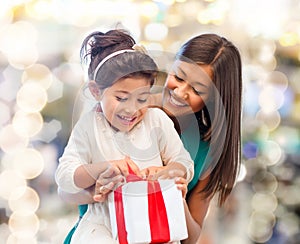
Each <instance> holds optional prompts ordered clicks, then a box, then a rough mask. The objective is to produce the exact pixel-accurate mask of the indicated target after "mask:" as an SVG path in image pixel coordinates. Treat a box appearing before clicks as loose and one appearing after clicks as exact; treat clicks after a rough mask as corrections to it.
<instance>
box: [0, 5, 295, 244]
mask: <svg viewBox="0 0 300 244" xmlns="http://www.w3.org/2000/svg"><path fill="white" fill-rule="evenodd" d="M299 13H300V1H299V0H260V1H258V0H206V1H205V0H186V1H185V0H160V1H159V0H157V1H146V0H141V1H134V0H132V1H117V0H110V1H109V0H103V1H95V0H93V1H92V0H86V1H84V0H11V1H10V0H4V1H1V7H0V111H1V116H0V160H1V162H0V242H1V243H9V244H14V243H22V244H23V243H33V244H34V243H45V244H46V243H62V240H63V238H64V237H65V235H66V233H67V232H68V231H69V229H70V228H71V227H72V225H73V224H74V223H75V221H76V219H77V213H76V206H75V205H71V204H68V203H65V202H63V201H62V200H60V199H59V198H58V196H57V193H56V185H55V182H54V177H53V175H54V171H55V168H56V166H57V158H58V157H59V156H60V155H61V153H62V150H63V148H64V146H65V144H66V142H67V139H68V136H69V133H70V130H71V128H72V126H71V123H72V109H73V103H74V101H75V96H76V94H77V92H78V90H79V88H80V86H81V85H82V83H83V82H84V77H85V75H84V73H83V69H82V66H81V65H80V63H79V48H80V45H81V42H82V40H83V38H84V37H85V36H86V34H87V33H90V32H91V31H92V30H96V29H98V30H101V31H107V30H108V29H111V28H114V27H116V26H118V27H124V28H126V29H128V30H129V31H130V32H131V33H132V35H133V36H134V37H135V39H136V40H137V41H138V42H141V43H142V44H143V45H145V46H146V47H147V48H148V49H152V50H162V51H167V52H173V53H174V52H176V50H178V48H179V46H180V45H181V44H182V43H183V42H184V41H186V40H187V39H189V38H190V37H192V36H194V35H197V34H200V33H207V32H215V33H218V34H220V35H224V36H226V37H227V38H228V39H229V40H231V41H233V42H234V43H235V44H236V46H237V47H238V48H239V49H240V51H241V54H242V58H243V81H244V96H243V98H244V107H243V124H242V126H243V145H242V146H243V155H242V156H243V158H242V160H243V165H242V168H241V173H240V176H239V182H238V183H237V185H236V188H235V190H234V192H233V193H232V195H231V196H230V198H229V199H228V201H227V203H226V205H225V206H224V207H223V208H222V209H218V208H217V207H216V203H215V201H213V202H212V205H211V207H210V209H209V214H208V218H207V220H206V222H205V226H204V228H203V234H202V239H201V243H209V244H214V243H217V244H219V243H221V244H223V243H230V244H235V243H237V244H243V243H245V244H251V243H276V244H278V243H300V234H299V232H300V230H299V228H300V218H299V214H300V191H299V187H300V175H299V166H300V126H299V125H300V68H299V67H300V15H299Z"/></svg>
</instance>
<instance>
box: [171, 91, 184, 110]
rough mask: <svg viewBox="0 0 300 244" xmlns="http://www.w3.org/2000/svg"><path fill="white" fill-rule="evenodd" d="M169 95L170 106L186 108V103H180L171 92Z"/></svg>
mask: <svg viewBox="0 0 300 244" xmlns="http://www.w3.org/2000/svg"><path fill="white" fill-rule="evenodd" d="M169 94H170V97H169V101H170V103H171V104H172V105H174V106H176V107H186V106H188V104H187V103H185V102H182V100H179V99H177V98H176V97H175V96H174V95H173V94H172V93H171V92H170V93H169Z"/></svg>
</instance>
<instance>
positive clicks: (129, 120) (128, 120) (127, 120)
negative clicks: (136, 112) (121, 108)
mask: <svg viewBox="0 0 300 244" xmlns="http://www.w3.org/2000/svg"><path fill="white" fill-rule="evenodd" d="M117 117H118V118H119V119H120V120H121V121H122V123H123V124H125V125H130V124H132V123H133V122H134V121H135V119H136V118H137V117H131V116H130V117H128V116H123V115H118V116H117Z"/></svg>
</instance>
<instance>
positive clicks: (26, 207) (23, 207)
mask: <svg viewBox="0 0 300 244" xmlns="http://www.w3.org/2000/svg"><path fill="white" fill-rule="evenodd" d="M39 205H40V198H39V196H38V194H37V192H36V191H35V190H34V189H32V188H30V187H19V188H16V189H15V190H14V191H13V192H12V193H11V195H10V197H9V199H8V206H9V208H10V209H11V210H12V211H13V212H17V211H18V212H24V211H28V212H32V213H34V212H35V211H37V209H38V208H39Z"/></svg>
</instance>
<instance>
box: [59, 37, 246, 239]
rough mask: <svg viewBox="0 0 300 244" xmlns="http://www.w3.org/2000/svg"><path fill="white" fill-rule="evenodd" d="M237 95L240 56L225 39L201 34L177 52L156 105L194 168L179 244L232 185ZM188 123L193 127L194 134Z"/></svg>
mask: <svg viewBox="0 0 300 244" xmlns="http://www.w3.org/2000/svg"><path fill="white" fill-rule="evenodd" d="M241 95H242V71H241V58H240V54H239V51H238V49H237V48H236V47H235V46H234V45H233V44H232V43H231V42H229V41H228V40H227V39H225V38H223V37H220V36H218V35H216V34H202V35H199V36H196V37H194V38H192V39H190V40H189V41H187V42H186V43H185V44H184V45H183V46H182V47H181V48H180V49H179V52H178V53H177V55H176V60H175V62H174V65H173V67H172V70H171V72H170V74H169V75H168V77H167V80H166V85H165V89H164V92H163V98H162V103H161V105H162V108H163V109H164V110H165V111H166V112H167V113H168V114H169V116H170V117H172V118H174V122H175V125H177V128H178V133H179V134H180V136H181V139H182V141H183V144H184V146H185V148H186V149H187V151H189V153H190V154H191V156H192V159H193V160H194V163H195V166H194V167H195V170H194V171H195V175H194V178H193V180H192V181H191V182H190V184H189V186H188V194H187V197H186V201H185V212H186V220H187V227H188V233H189V237H188V239H186V240H184V241H182V243H185V244H186V243H192V244H195V243H197V240H198V238H199V235H200V232H201V228H202V225H203V221H204V218H205V216H206V213H207V209H208V207H209V203H210V201H211V199H212V197H213V196H214V195H215V194H218V203H219V206H222V205H223V204H224V202H225V200H226V198H227V197H228V195H229V194H230V193H231V191H232V188H233V186H234V184H235V180H236V178H237V174H238V171H239V166H240V146H241V140H240V137H241V129H240V124H241ZM157 98H158V97H156V100H157ZM195 121H196V122H195ZM191 123H193V124H195V123H196V126H197V127H196V130H195V126H191ZM113 172H114V170H113V169H112V168H109V169H108V170H107V171H106V172H104V173H103V174H102V175H101V177H100V178H99V180H98V184H99V185H105V187H100V188H99V187H98V186H96V195H95V197H94V199H95V200H100V201H101V199H103V198H104V197H105V194H106V193H107V192H108V191H109V189H111V188H112V187H113V186H114V182H112V179H111V177H110V176H111V174H113ZM158 174H159V173H158ZM99 189H100V192H99ZM98 193H99V194H98ZM61 195H62V196H63V198H64V199H65V200H68V196H66V195H63V194H61ZM86 202H87V199H83V198H78V200H77V203H79V204H83V203H86Z"/></svg>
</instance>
